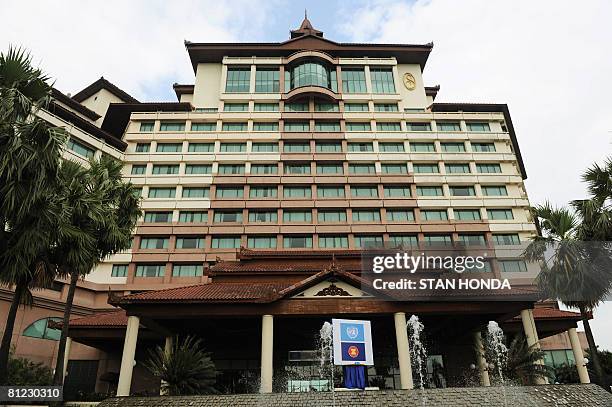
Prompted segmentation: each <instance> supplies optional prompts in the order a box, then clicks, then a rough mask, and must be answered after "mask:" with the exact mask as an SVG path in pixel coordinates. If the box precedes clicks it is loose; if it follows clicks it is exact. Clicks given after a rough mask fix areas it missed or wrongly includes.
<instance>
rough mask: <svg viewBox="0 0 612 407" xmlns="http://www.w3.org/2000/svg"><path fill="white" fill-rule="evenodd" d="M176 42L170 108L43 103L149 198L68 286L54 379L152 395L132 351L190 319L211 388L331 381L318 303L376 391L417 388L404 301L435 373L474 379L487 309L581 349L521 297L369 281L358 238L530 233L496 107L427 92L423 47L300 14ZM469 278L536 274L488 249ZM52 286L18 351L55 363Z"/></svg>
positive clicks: (98, 95)
mask: <svg viewBox="0 0 612 407" xmlns="http://www.w3.org/2000/svg"><path fill="white" fill-rule="evenodd" d="M185 48H186V50H187V52H188V55H189V57H190V59H191V63H192V66H193V70H194V83H193V84H189V85H180V84H175V85H174V91H175V92H176V95H177V98H178V101H177V102H164V103H161V102H155V103H141V102H139V101H137V100H136V99H134V98H133V97H132V96H130V95H128V94H127V93H125V92H124V91H122V90H121V89H119V88H117V87H116V86H115V85H113V84H111V83H110V82H108V81H106V80H105V79H103V78H102V79H100V80H98V81H96V82H95V83H93V84H92V85H90V86H89V87H87V88H86V89H84V90H82V91H81V92H79V93H77V94H75V95H74V96H72V97H69V96H67V95H64V94H62V93H61V92H59V91H54V97H55V99H54V102H53V104H52V106H51V108H50V109H49V111H45V112H42V113H41V115H43V116H44V118H45V119H47V120H48V121H49V122H50V123H51V124H53V125H58V126H63V127H66V128H67V130H68V131H69V132H70V134H71V139H70V142H69V144H68V145H67V148H66V152H65V156H66V158H67V159H76V160H79V161H83V162H85V160H86V159H88V158H91V157H96V156H100V155H101V154H108V155H111V156H113V157H115V158H117V159H120V160H122V161H123V162H124V164H125V166H124V175H125V179H126V181H131V182H132V183H133V184H135V185H136V186H137V187H138V188H139V191H140V194H141V197H142V209H143V212H144V216H143V218H142V220H141V221H140V222H139V225H138V227H137V229H136V230H135V233H134V241H133V245H132V249H131V250H128V251H126V252H125V253H121V254H118V255H115V256H112V257H111V258H109V259H106V260H105V261H104V262H103V263H102V264H100V265H99V266H98V267H97V268H96V269H95V270H92V272H91V273H90V274H89V275H88V276H87V277H86V278H85V280H84V281H83V282H80V283H79V289H78V291H77V297H76V300H75V309H74V314H75V317H74V319H73V321H72V322H71V326H70V337H71V340H70V341H69V346H70V349H69V352H67V353H68V357H67V360H70V363H68V371H67V379H66V386H68V387H70V386H72V387H73V388H77V387H78V388H81V389H83V388H85V389H87V390H88V391H92V392H93V391H98V392H105V391H109V390H113V391H114V389H115V387H118V389H117V391H118V394H121V395H125V394H129V393H130V392H132V393H134V392H144V391H149V392H150V391H154V389H155V388H156V386H157V388H159V382H157V383H155V382H154V381H153V380H152V379H151V377H150V376H149V375H148V374H147V373H146V371H145V370H144V369H142V368H141V365H140V364H139V363H138V361H139V360H142V359H143V358H146V349H147V348H148V347H150V346H152V345H154V344H161V343H164V341H165V340H166V341H169V339H167V338H171V337H173V336H174V335H177V334H180V335H184V334H196V335H201V336H202V337H203V338H204V340H205V342H206V344H207V347H208V348H209V350H210V351H211V352H212V354H213V360H214V361H215V363H216V365H217V369H218V371H219V380H218V382H219V386H220V389H221V390H222V391H227V392H238V391H253V390H258V389H259V390H261V391H265V392H268V391H272V390H275V391H290V390H291V389H292V386H294V385H295V383H298V382H300V383H301V384H299V385H298V388H300V389H303V388H302V387H300V386H304V383H307V384H306V385H305V386H306V387H307V388H308V387H316V386H323V387H325V386H328V384H323V383H322V382H321V381H320V380H318V379H319V378H318V371H317V367H316V365H317V364H318V361H314V360H313V359H312V350H313V349H315V344H314V342H313V341H314V339H313V338H314V336H315V335H316V333H317V332H318V329H319V328H320V326H321V323H322V322H323V321H325V320H329V319H330V318H331V317H334V316H348V317H354V318H360V319H368V320H371V321H372V326H373V330H374V331H373V339H374V344H375V345H374V346H375V366H374V367H373V368H370V369H369V371H368V376H369V380H370V384H371V385H373V386H374V385H376V386H378V387H385V388H408V387H410V386H411V385H412V379H411V377H410V361H409V358H408V356H407V353H406V352H407V349H408V347H409V344H408V342H407V339H406V335H405V333H404V334H402V332H401V331H402V330H404V332H405V325H406V314H409V315H410V314H417V315H419V316H420V317H421V318H422V320H424V321H425V323H426V326H427V327H428V328H430V329H431V330H430V333H429V335H430V336H429V340H430V346H431V348H430V355H432V357H433V358H434V359H435V360H436V361H437V362H438V363H439V364H441V365H442V366H443V368H444V369H445V375H446V381H447V382H448V383H449V385H460V384H461V379H460V377H462V374H463V373H462V372H464V371H465V369H469V366H470V365H471V364H476V365H477V366H478V368H479V369H480V377H481V380H482V381H483V383H486V380H485V378H484V377H485V376H486V368H485V367H484V366H485V364H484V361H482V360H480V359H479V358H477V355H476V354H475V353H474V352H473V344H474V340H476V342H477V343H478V341H479V339H478V335H475V332H478V331H479V329H480V328H481V327H482V326H483V324H486V322H487V321H489V320H496V321H498V322H499V323H500V324H502V326H503V327H504V328H505V329H506V330H507V331H508V332H517V331H523V330H524V332H525V333H526V335H527V338H528V341H532V342H533V341H537V339H538V334H539V336H540V338H543V337H547V336H552V335H556V334H559V333H563V332H565V331H568V333H567V335H569V339H570V340H571V342H572V345H575V344H576V341H577V340H578V339H577V335H576V332H575V326H576V321H577V320H579V316H577V315H576V314H573V313H568V312H564V311H560V310H558V309H556V308H555V307H553V306H546V307H541V306H540V307H536V308H535V309H534V304H535V302H536V301H537V298H536V297H535V296H530V295H526V294H525V292H526V291H524V292H523V293H522V294H521V293H520V290H519V292H517V294H516V296H515V297H512V298H510V299H509V300H508V301H503V302H502V301H467V300H464V301H456V302H453V303H448V302H446V303H444V302H443V301H420V302H418V301H409V300H406V299H403V300H400V301H393V302H388V301H384V300H381V299H378V298H376V296H375V295H373V294H372V293H371V292H368V290H367V289H364V287H363V284H362V283H363V280H362V279H361V277H360V276H361V262H360V253H361V250H362V249H363V248H364V247H365V246H369V245H372V244H374V245H380V246H385V247H415V246H416V247H418V245H420V244H425V245H430V244H444V245H452V244H461V245H481V246H486V247H502V248H504V247H509V248H512V247H514V246H517V245H520V243H524V242H528V241H529V239H530V237H532V236H534V235H535V234H537V228H536V225H535V223H534V221H533V219H532V218H531V216H530V213H529V200H528V198H527V194H526V191H525V187H524V183H523V181H524V179H525V178H526V171H525V166H524V164H523V161H522V158H521V154H520V149H519V145H518V141H517V137H516V134H515V131H514V127H513V125H512V120H511V118H510V114H509V110H508V108H507V106H506V105H503V104H479V103H436V102H435V98H436V94H437V92H438V90H439V89H440V87H439V86H436V87H428V86H425V84H424V83H423V77H422V73H423V70H424V68H425V64H426V61H427V58H428V56H429V54H430V52H431V51H432V48H433V45H432V44H425V45H401V44H344V43H337V42H334V41H330V40H328V39H326V38H324V37H323V33H322V32H320V31H318V30H316V29H314V28H313V27H312V25H311V24H310V22H309V21H308V20H307V19H305V20H304V21H303V23H302V25H301V27H300V28H299V29H297V30H293V31H291V38H290V39H289V40H287V41H284V42H281V43H236V44H226V43H192V42H186V43H185ZM477 274H478V273H477ZM479 275H486V276H495V277H499V278H509V279H512V281H513V282H514V284H516V286H518V287H530V286H531V285H532V281H533V277H534V274H533V272H532V271H531V269H530V267H529V266H528V265H527V264H526V263H524V262H522V261H521V260H517V259H504V258H503V257H498V258H496V259H491V261H489V262H487V263H486V270H484V273H480V274H479ZM66 289H67V287H64V286H63V282H61V281H58V282H56V285H55V286H54V287H52V289H45V290H42V291H41V292H39V293H37V296H36V301H35V306H34V308H32V309H30V310H28V309H25V310H23V311H22V312H21V313H20V316H19V318H18V324H17V327H16V330H15V337H14V343H16V344H17V353H18V354H21V355H25V356H28V357H31V358H34V359H37V360H41V361H45V362H46V363H49V364H51V363H52V362H53V359H52V358H53V356H52V355H53V354H54V352H55V344H56V343H57V342H55V341H53V339H54V337H55V336H56V335H57V331H56V330H55V329H53V324H52V323H50V322H49V321H50V319H49V318H56V317H58V316H59V315H61V311H62V304H63V299H64V298H65V295H66ZM1 294H2V298H3V299H4V300H6V299H8V298H10V294H11V293H10V290H8V289H3V290H2V293H1ZM113 306H115V307H118V308H113ZM2 307H4V308H8V306H7V303H6V301H4V302H3V303H2ZM534 316H535V319H534ZM534 321H535V322H534ZM521 322H522V323H521ZM49 325H50V326H49ZM536 326H537V328H536ZM564 335H565V334H564ZM40 344H43V345H40ZM580 349H581V346H579V345H578V346H574V351H575V352H574V353H572V355H573V356H574V359H575V360H576V361H579V362H578V363H577V365H578V367H579V370H580V371H581V372H582V370H585V369H584V363H582V362H580V361H581V360H582V354H581V351H580ZM309 355H310V356H309ZM134 360H136V363H135V364H134ZM134 365H135V366H136V367H134ZM581 374H583V373H581ZM323 387H321V389H323ZM152 389H153V390H152Z"/></svg>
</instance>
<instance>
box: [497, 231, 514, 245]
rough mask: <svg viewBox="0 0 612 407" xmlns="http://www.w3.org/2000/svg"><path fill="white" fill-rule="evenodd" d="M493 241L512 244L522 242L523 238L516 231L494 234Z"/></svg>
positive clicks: (498, 243)
mask: <svg viewBox="0 0 612 407" xmlns="http://www.w3.org/2000/svg"><path fill="white" fill-rule="evenodd" d="M493 241H494V242H495V244H497V245H502V246H510V245H519V244H521V239H519V235H518V234H516V233H496V234H493Z"/></svg>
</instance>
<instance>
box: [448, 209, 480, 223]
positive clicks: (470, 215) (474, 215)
mask: <svg viewBox="0 0 612 407" xmlns="http://www.w3.org/2000/svg"><path fill="white" fill-rule="evenodd" d="M454 212H455V220H468V221H471V220H480V219H481V217H480V210H479V209H455V210H454Z"/></svg>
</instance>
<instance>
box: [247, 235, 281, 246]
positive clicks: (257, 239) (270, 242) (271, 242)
mask: <svg viewBox="0 0 612 407" xmlns="http://www.w3.org/2000/svg"><path fill="white" fill-rule="evenodd" d="M247 246H248V247H250V248H252V249H276V236H249V238H248V240H247Z"/></svg>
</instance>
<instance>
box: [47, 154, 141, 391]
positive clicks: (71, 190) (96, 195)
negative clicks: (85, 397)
mask: <svg viewBox="0 0 612 407" xmlns="http://www.w3.org/2000/svg"><path fill="white" fill-rule="evenodd" d="M121 168H122V164H121V162H119V161H117V160H115V159H113V158H109V157H106V156H102V158H101V159H100V160H91V161H90V162H89V166H88V168H85V167H83V166H81V165H80V164H78V163H75V162H72V161H65V162H63V163H62V166H61V171H60V179H61V188H60V189H58V191H57V194H58V199H60V200H62V202H63V204H64V205H65V207H66V209H67V211H68V212H69V214H70V215H69V216H66V217H64V218H62V220H63V221H62V222H60V223H59V225H58V227H57V236H58V240H57V242H55V246H54V247H53V249H52V252H53V256H52V258H53V261H54V262H55V263H56V264H57V268H58V271H59V274H60V275H62V276H65V277H68V278H69V279H70V286H69V289H68V295H67V298H66V306H65V309H64V318H63V324H62V333H61V336H60V341H59V346H58V355H57V362H56V367H55V375H54V378H53V382H54V384H55V385H61V384H62V382H63V377H62V374H63V371H64V354H65V345H66V338H67V336H68V324H69V320H70V313H71V311H72V302H73V299H74V293H75V291H76V285H77V282H78V280H79V278H81V277H84V276H85V275H86V274H88V273H89V272H90V271H91V270H92V268H93V267H95V266H96V265H97V264H98V263H99V262H100V261H102V260H103V259H104V258H106V257H108V256H110V255H112V254H115V253H117V252H119V251H122V250H126V249H128V248H129V247H130V242H131V237H132V231H133V229H134V227H135V226H136V221H137V220H138V218H139V217H140V215H141V211H140V208H139V200H138V198H137V197H136V194H135V193H134V192H135V191H134V187H133V185H132V184H131V183H124V182H123V181H122V178H121Z"/></svg>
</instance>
